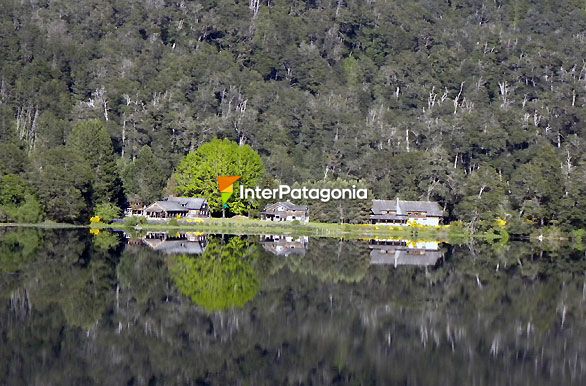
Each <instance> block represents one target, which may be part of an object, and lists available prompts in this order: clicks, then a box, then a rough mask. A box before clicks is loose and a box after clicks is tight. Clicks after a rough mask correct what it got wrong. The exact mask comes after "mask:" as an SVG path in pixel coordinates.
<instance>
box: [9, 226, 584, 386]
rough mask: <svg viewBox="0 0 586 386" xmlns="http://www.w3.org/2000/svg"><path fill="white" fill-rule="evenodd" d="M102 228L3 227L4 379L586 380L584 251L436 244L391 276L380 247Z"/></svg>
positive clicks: (421, 382) (141, 381)
mask: <svg viewBox="0 0 586 386" xmlns="http://www.w3.org/2000/svg"><path fill="white" fill-rule="evenodd" d="M99 236H100V235H95V236H89V235H88V233H87V231H85V230H81V231H78V230H50V231H38V230H32V229H17V230H9V229H0V304H2V311H1V312H0V342H1V344H0V359H1V360H2V363H3V364H4V366H3V367H2V368H0V384H9V385H20V384H84V385H94V384H95V385H98V384H134V385H143V384H144V385H146V384H208V385H216V384H219V385H226V384H254V385H276V384H279V385H280V384H307V385H309V384H370V385H378V384H385V385H387V384H388V385H392V384H410V385H453V384H475V385H489V384H490V385H492V384H499V385H500V384H502V385H532V386H540V385H549V384H570V385H571V384H576V385H581V384H584V383H585V381H586V345H585V344H584V342H585V341H586V291H585V288H586V276H585V274H584V272H586V260H585V259H584V254H583V252H578V251H573V250H571V249H568V248H558V249H557V250H555V251H550V250H543V249H542V248H541V247H540V246H539V245H534V244H527V243H511V244H508V245H496V246H494V245H488V244H471V245H464V246H451V247H446V246H440V245H438V248H439V249H438V250H439V251H444V250H445V253H446V258H445V259H443V258H442V259H439V262H440V263H441V265H437V269H429V270H423V269H419V268H418V267H416V266H414V267H411V268H410V267H408V266H403V267H400V269H388V267H386V266H380V265H377V264H371V262H372V257H371V253H372V251H373V250H375V248H373V247H374V245H375V244H374V243H372V242H367V241H365V242H355V241H347V240H335V239H311V240H308V243H307V248H306V249H305V254H304V255H300V254H297V253H291V254H289V255H287V256H283V255H276V254H273V253H272V252H270V251H269V250H267V249H266V248H264V245H262V242H260V241H259V237H258V236H248V237H246V236H243V237H232V236H224V237H222V236H208V237H207V238H206V242H207V247H205V249H204V251H203V252H202V253H200V254H193V255H188V254H185V253H180V254H172V253H171V254H168V253H164V252H163V251H160V250H154V249H151V248H149V247H147V246H146V245H145V244H144V243H143V241H142V240H143V237H144V235H142V236H141V237H134V238H131V239H129V240H128V242H127V243H124V238H123V237H120V235H117V234H110V235H107V236H104V235H101V237H103V238H101V239H99V238H98V237H99ZM167 236H168V235H167ZM136 240H140V243H138V242H136ZM106 241H107V242H106ZM169 241H172V240H169ZM274 241H276V242H281V241H280V240H278V239H276V240H274ZM188 242H196V241H188ZM267 242H269V241H268V240H267ZM293 242H294V240H293ZM389 247H390V246H389ZM397 247H400V248H407V249H408V248H409V245H408V244H407V245H397ZM415 247H417V245H412V246H411V249H415V250H417V249H419V250H425V253H427V252H434V249H433V248H422V246H421V245H419V247H418V248H415ZM428 247H429V245H428ZM269 249H270V248H269ZM428 250H429V251H428ZM435 252H437V251H435Z"/></svg>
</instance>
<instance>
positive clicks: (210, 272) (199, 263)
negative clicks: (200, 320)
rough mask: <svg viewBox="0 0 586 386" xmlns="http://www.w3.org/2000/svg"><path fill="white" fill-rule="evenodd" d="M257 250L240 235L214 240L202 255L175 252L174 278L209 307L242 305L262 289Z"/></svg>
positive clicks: (172, 268)
mask: <svg viewBox="0 0 586 386" xmlns="http://www.w3.org/2000/svg"><path fill="white" fill-rule="evenodd" d="M254 250H255V247H253V246H250V245H248V243H246V242H245V241H243V240H242V239H240V238H237V237H234V238H232V239H231V240H230V241H229V242H228V243H226V244H225V245H222V244H221V243H220V242H219V241H211V242H210V243H209V244H208V246H207V248H206V250H205V252H204V253H203V254H202V255H201V256H174V257H173V258H172V259H171V263H170V265H169V271H170V274H171V278H172V279H173V281H174V282H175V285H176V286H177V288H178V289H179V291H180V292H181V293H182V294H183V295H184V296H187V297H189V298H190V299H191V300H192V301H193V302H194V303H196V304H198V305H199V306H201V307H203V308H204V309H206V310H208V311H212V312H213V311H221V310H226V309H229V308H234V307H236V308H240V307H243V306H244V305H245V304H246V303H248V302H249V301H250V300H252V299H253V298H254V297H255V296H256V294H257V292H258V291H259V289H260V282H259V278H258V276H257V273H256V271H255V269H254V266H253V263H254V259H255V256H254Z"/></svg>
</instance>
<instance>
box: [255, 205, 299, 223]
mask: <svg viewBox="0 0 586 386" xmlns="http://www.w3.org/2000/svg"><path fill="white" fill-rule="evenodd" d="M260 216H261V219H263V220H268V221H295V220H297V221H299V222H308V221H309V209H308V207H307V206H306V205H295V204H292V203H290V202H289V201H285V202H276V203H274V204H270V205H267V206H266V207H265V209H264V210H263V211H262V212H261V214H260Z"/></svg>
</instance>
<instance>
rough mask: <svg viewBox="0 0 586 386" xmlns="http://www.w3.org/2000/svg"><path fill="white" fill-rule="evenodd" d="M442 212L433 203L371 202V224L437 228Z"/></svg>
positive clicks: (436, 204) (403, 201)
mask: <svg viewBox="0 0 586 386" xmlns="http://www.w3.org/2000/svg"><path fill="white" fill-rule="evenodd" d="M443 217H444V211H443V210H442V208H441V207H440V206H439V204H438V203H437V202H435V201H405V200H400V199H399V198H397V199H395V200H372V209H371V214H370V221H371V223H372V224H382V225H398V226H406V225H409V224H419V225H429V226H437V225H439V224H440V223H441V221H442V219H443Z"/></svg>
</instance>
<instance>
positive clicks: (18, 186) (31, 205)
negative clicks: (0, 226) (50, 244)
mask: <svg viewBox="0 0 586 386" xmlns="http://www.w3.org/2000/svg"><path fill="white" fill-rule="evenodd" d="M42 219H43V208H42V207H41V204H40V202H39V200H38V199H37V197H36V196H35V195H34V193H33V189H32V188H31V187H30V186H29V184H28V183H27V182H26V181H24V180H23V179H22V178H21V177H19V176H17V175H14V174H7V175H5V176H3V177H1V178H0V222H19V223H37V222H39V221H41V220H42Z"/></svg>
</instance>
